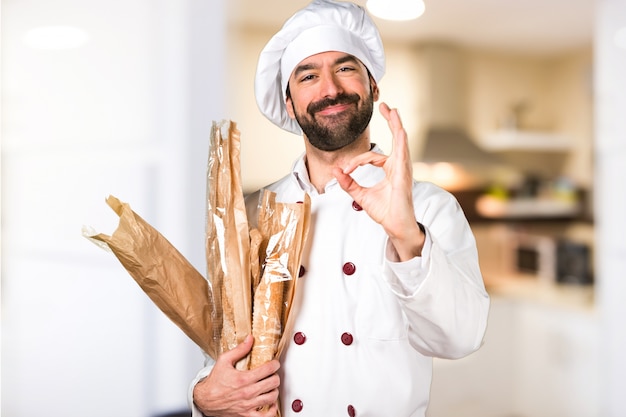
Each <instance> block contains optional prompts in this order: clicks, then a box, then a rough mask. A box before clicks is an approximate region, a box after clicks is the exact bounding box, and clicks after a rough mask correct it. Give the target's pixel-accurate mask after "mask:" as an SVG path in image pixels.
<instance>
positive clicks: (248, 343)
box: [221, 335, 254, 366]
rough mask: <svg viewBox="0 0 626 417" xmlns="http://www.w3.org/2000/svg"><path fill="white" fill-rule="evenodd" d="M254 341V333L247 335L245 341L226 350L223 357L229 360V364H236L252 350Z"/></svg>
mask: <svg viewBox="0 0 626 417" xmlns="http://www.w3.org/2000/svg"><path fill="white" fill-rule="evenodd" d="M253 342H254V338H253V337H252V335H248V336H246V338H245V339H244V340H243V342H241V343H239V344H238V345H237V346H235V347H234V348H232V349H231V350H229V351H227V352H224V353H223V354H222V356H221V358H222V359H223V360H225V361H227V362H228V363H229V364H231V365H233V366H235V364H236V363H237V362H239V361H240V360H241V359H243V358H245V357H246V355H247V354H248V353H250V350H252V343H253Z"/></svg>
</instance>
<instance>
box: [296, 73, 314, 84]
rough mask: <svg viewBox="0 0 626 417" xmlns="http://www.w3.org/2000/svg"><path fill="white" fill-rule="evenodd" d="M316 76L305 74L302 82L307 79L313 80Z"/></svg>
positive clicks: (301, 79)
mask: <svg viewBox="0 0 626 417" xmlns="http://www.w3.org/2000/svg"><path fill="white" fill-rule="evenodd" d="M314 78H315V74H304V75H303V76H302V77H300V82H301V83H304V82H307V81H311V80H313V79H314Z"/></svg>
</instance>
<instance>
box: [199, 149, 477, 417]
mask: <svg viewBox="0 0 626 417" xmlns="http://www.w3.org/2000/svg"><path fill="white" fill-rule="evenodd" d="M374 151H376V152H380V149H378V148H377V147H374ZM304 158H305V157H304V156H302V157H300V158H299V159H298V160H297V161H296V163H295V165H294V168H293V170H292V172H291V173H290V174H289V175H287V176H286V177H284V178H283V179H281V180H279V181H278V182H276V183H274V184H271V185H269V186H268V187H266V188H267V189H268V190H271V191H274V192H275V193H277V201H280V202H286V203H293V202H297V201H302V200H303V197H304V193H308V194H309V196H310V197H311V223H310V231H309V238H308V241H307V244H306V246H305V248H304V252H303V256H302V267H301V268H300V273H299V277H298V278H297V279H298V280H299V281H298V289H297V291H296V295H295V298H294V304H293V310H292V314H296V317H295V321H294V324H293V329H292V331H291V334H290V335H288V336H289V337H290V340H289V343H288V344H287V345H286V347H285V350H284V351H283V354H282V357H281V368H280V371H279V373H280V377H281V386H280V401H281V412H282V416H283V417H304V416H314V417H319V416H358V417H382V416H394V417H423V416H424V415H425V412H426V408H427V405H428V399H429V394H430V384H431V379H432V357H441V358H451V359H453V358H460V357H463V356H466V355H468V354H470V353H471V352H473V351H475V350H477V349H478V348H479V347H480V345H481V343H482V339H483V336H484V333H485V329H486V324H487V314H488V310H489V297H488V295H487V293H486V291H485V287H484V284H483V280H482V276H481V273H480V270H479V265H478V254H477V250H476V244H475V240H474V237H473V234H472V232H471V230H470V227H469V225H468V222H467V220H466V218H465V216H464V214H463V211H462V209H461V207H460V206H459V204H458V202H457V201H456V199H455V198H454V197H453V196H452V195H451V194H450V193H448V192H447V191H445V190H443V189H441V188H439V187H437V186H436V185H434V184H431V183H427V182H417V181H415V182H414V184H413V204H414V209H415V218H416V221H417V222H419V223H420V224H421V225H423V227H424V229H425V232H426V242H425V244H424V248H423V250H422V256H421V257H417V258H414V259H412V260H409V261H406V262H399V261H398V260H397V259H395V257H394V254H395V252H394V251H393V250H392V249H391V244H390V243H389V242H388V237H387V235H386V233H385V231H384V229H383V228H382V226H381V225H380V224H378V223H376V222H374V221H373V220H372V219H371V218H370V217H369V216H368V215H367V213H366V212H365V211H364V210H362V209H361V207H360V206H359V205H358V204H357V203H356V202H354V201H353V199H352V198H351V197H350V195H349V194H348V193H346V192H345V191H343V189H341V187H340V186H339V184H338V183H337V181H336V180H332V181H330V182H329V183H328V184H327V185H326V187H325V190H324V193H322V194H320V193H318V192H317V191H316V189H315V187H313V186H312V184H311V183H310V181H309V177H308V173H307V169H306V166H305V159H304ZM384 175H385V173H384V171H383V170H382V169H381V168H378V167H375V166H372V165H365V166H362V167H359V168H357V169H356V171H354V172H353V173H352V177H353V178H354V179H355V180H356V181H357V182H358V183H359V184H361V185H362V186H365V187H368V186H373V185H374V184H376V183H378V182H379V181H381V180H382V179H383V178H384ZM259 195H260V191H259V192H257V193H255V194H253V195H251V196H249V197H248V198H247V200H246V205H247V208H248V218H249V221H251V223H252V221H253V219H256V214H255V212H256V208H257V202H258V197H259ZM213 363H214V361H213V360H212V359H211V358H209V357H207V363H206V364H205V367H204V368H203V369H202V370H201V371H200V372H199V373H198V375H197V377H196V379H194V381H193V382H192V384H191V386H190V389H189V400H190V404H191V405H192V415H193V417H199V416H202V413H201V412H200V411H199V410H198V409H197V408H196V407H195V406H194V405H193V400H192V398H193V397H192V393H193V387H194V385H195V384H196V383H197V382H198V381H200V380H201V379H202V378H204V377H206V376H207V375H208V374H209V372H210V370H211V369H212V366H213Z"/></svg>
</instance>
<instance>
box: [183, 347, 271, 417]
mask: <svg viewBox="0 0 626 417" xmlns="http://www.w3.org/2000/svg"><path fill="white" fill-rule="evenodd" d="M253 341H254V339H253V337H252V336H250V335H249V336H247V337H246V339H245V340H244V341H243V342H242V343H240V344H239V345H237V346H235V347H234V348H233V349H232V350H230V351H228V352H224V353H223V354H222V355H220V357H219V358H218V359H217V361H216V362H215V366H214V367H213V370H212V371H211V373H210V374H209V375H208V376H207V377H206V378H205V379H204V380H202V381H200V382H199V383H198V384H197V385H196V386H195V388H194V390H193V401H194V403H195V404H196V406H197V407H198V408H199V409H200V411H202V413H203V414H204V415H205V416H211V417H275V416H276V413H277V412H278V406H277V404H276V401H277V399H278V386H279V385H280V378H279V376H278V375H277V374H276V371H278V368H279V367H280V363H279V362H278V361H277V360H272V361H270V362H267V363H266V364H263V365H261V366H259V367H258V368H255V369H253V370H249V371H240V370H237V369H235V364H236V363H237V362H238V361H239V360H240V359H242V358H244V357H245V356H246V355H247V354H248V353H249V352H250V350H251V349H252V343H253Z"/></svg>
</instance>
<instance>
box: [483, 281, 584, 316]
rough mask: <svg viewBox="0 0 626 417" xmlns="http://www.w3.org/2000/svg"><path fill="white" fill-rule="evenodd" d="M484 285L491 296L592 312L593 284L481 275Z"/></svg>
mask: <svg viewBox="0 0 626 417" xmlns="http://www.w3.org/2000/svg"><path fill="white" fill-rule="evenodd" d="M484 281H485V287H486V289H487V292H488V293H489V294H490V295H491V296H492V297H494V296H496V297H506V298H510V299H513V300H519V301H526V302H534V303H540V304H543V305H548V306H553V307H559V308H567V309H577V310H582V311H586V312H589V313H593V312H595V291H594V286H593V285H577V284H560V283H552V282H545V281H542V280H541V279H539V278H537V277H535V276H533V275H524V274H517V275H497V276H495V275H485V276H484Z"/></svg>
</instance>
